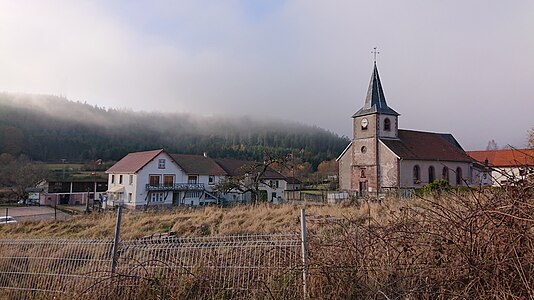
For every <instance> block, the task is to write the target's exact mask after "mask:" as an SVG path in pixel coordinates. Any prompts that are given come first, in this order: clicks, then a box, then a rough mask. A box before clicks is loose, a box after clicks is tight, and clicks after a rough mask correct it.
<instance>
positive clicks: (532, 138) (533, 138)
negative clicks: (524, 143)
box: [528, 127, 534, 149]
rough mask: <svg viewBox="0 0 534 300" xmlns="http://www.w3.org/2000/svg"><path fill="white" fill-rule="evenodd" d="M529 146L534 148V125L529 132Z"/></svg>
mask: <svg viewBox="0 0 534 300" xmlns="http://www.w3.org/2000/svg"><path fill="white" fill-rule="evenodd" d="M528 147H529V148H531V149H534V127H532V128H531V129H530V130H529V132H528Z"/></svg>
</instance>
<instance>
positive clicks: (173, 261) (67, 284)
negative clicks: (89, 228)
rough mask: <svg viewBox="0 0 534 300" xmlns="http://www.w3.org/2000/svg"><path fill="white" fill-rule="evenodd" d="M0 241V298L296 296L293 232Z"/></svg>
mask: <svg viewBox="0 0 534 300" xmlns="http://www.w3.org/2000/svg"><path fill="white" fill-rule="evenodd" d="M113 244H114V241H113V240H65V239H31V240H30V239H26V240H17V239H3V240H0V298H2V296H6V297H9V298H46V299H48V298H65V299H70V298H73V297H74V298H78V299H79V298H82V299H88V298H95V297H96V298H98V299H101V298H113V299H115V298H118V299H129V298H132V299H133V298H136V299H139V298H158V297H162V298H173V299H181V298H191V297H192V296H194V297H198V298H202V295H219V296H221V297H223V296H224V297H231V298H250V297H255V298H256V297H263V296H262V295H269V297H276V298H300V297H301V295H302V275H301V274H302V271H303V264H302V259H301V254H302V253H301V250H302V240H301V238H300V236H299V235H298V234H275V235H239V236H223V237H200V238H178V237H168V238H162V239H141V240H126V241H120V242H119V243H118V247H117V250H118V251H117V264H116V268H115V269H114V271H113V269H112V262H113V253H114V251H113Z"/></svg>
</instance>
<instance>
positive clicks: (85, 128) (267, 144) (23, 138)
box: [0, 93, 349, 169]
mask: <svg viewBox="0 0 534 300" xmlns="http://www.w3.org/2000/svg"><path fill="white" fill-rule="evenodd" d="M348 142H349V141H348V138H346V137H340V136H338V135H336V134H334V133H332V132H330V131H327V130H324V129H321V128H318V127H315V126H308V125H303V124H299V123H295V122H285V121H284V122H277V121H265V120H253V119H251V118H250V117H242V118H226V117H224V118H223V117H199V116H194V115H190V114H177V113H172V114H171V113H156V112H152V113H147V112H133V111H127V110H118V109H106V108H103V107H98V106H92V105H89V104H87V103H81V102H74V101H69V100H68V99H66V98H64V97H57V96H49V95H30V94H10V93H0V153H9V154H11V155H14V156H18V155H20V154H25V155H27V156H28V157H30V158H31V159H33V160H38V161H58V160H60V159H67V160H69V161H88V160H93V159H97V158H101V159H104V160H118V159H120V158H122V157H123V156H125V155H126V154H127V153H129V152H134V151H144V150H151V149H160V148H164V149H166V150H167V151H169V152H171V153H184V154H202V153H204V152H206V153H208V155H209V156H211V157H231V158H237V159H247V160H262V159H263V157H264V155H265V154H266V153H268V154H269V155H271V156H278V157H281V156H284V155H287V154H289V153H292V154H293V156H294V157H296V158H298V159H299V160H300V161H304V162H309V163H311V164H312V166H313V169H316V168H317V165H318V164H319V163H320V162H321V161H323V160H328V159H332V158H335V157H336V156H337V155H338V154H339V153H341V151H342V150H343V149H344V147H345V146H346V145H347V144H348Z"/></svg>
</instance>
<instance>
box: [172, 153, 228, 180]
mask: <svg viewBox="0 0 534 300" xmlns="http://www.w3.org/2000/svg"><path fill="white" fill-rule="evenodd" d="M171 157H172V158H173V159H174V161H175V162H176V163H177V164H178V165H179V166H180V167H182V168H183V169H184V171H185V172H186V173H187V174H199V175H218V176H224V175H226V172H225V171H224V170H223V168H221V166H219V165H218V164H217V163H216V162H215V161H214V160H213V159H212V158H210V157H206V156H203V155H190V154H171Z"/></svg>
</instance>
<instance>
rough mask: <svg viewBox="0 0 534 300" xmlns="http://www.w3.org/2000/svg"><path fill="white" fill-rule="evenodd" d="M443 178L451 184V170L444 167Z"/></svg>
mask: <svg viewBox="0 0 534 300" xmlns="http://www.w3.org/2000/svg"><path fill="white" fill-rule="evenodd" d="M441 178H442V179H445V180H447V182H449V168H447V167H443V170H441Z"/></svg>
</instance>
